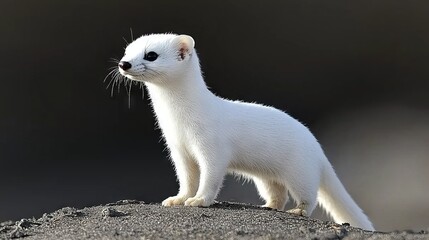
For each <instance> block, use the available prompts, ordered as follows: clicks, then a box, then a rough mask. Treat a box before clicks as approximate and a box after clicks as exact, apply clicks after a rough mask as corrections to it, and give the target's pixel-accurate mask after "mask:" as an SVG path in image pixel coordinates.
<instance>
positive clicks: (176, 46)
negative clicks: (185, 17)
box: [118, 34, 195, 82]
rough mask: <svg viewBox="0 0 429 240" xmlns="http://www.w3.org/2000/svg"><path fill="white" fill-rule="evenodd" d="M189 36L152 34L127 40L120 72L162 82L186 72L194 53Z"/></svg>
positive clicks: (133, 77) (128, 76)
mask: <svg viewBox="0 0 429 240" xmlns="http://www.w3.org/2000/svg"><path fill="white" fill-rule="evenodd" d="M194 45H195V42H194V39H193V38H192V37H190V36H188V35H175V34H151V35H144V36H142V37H140V38H138V39H136V40H135V41H134V42H132V43H130V44H129V45H128V46H127V48H126V49H125V54H124V56H123V57H122V59H121V61H120V62H119V63H118V69H119V72H120V73H121V74H122V75H123V76H125V77H127V78H129V79H131V80H134V81H140V82H162V81H165V80H167V79H170V78H174V77H175V76H178V75H181V74H183V73H184V71H186V68H184V67H183V66H184V65H185V64H189V60H190V58H191V56H192V54H193V53H194Z"/></svg>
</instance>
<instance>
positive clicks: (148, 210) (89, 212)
mask: <svg viewBox="0 0 429 240" xmlns="http://www.w3.org/2000/svg"><path fill="white" fill-rule="evenodd" d="M12 238H24V239H26V240H27V239H28V240H30V239H161V238H162V239H429V234H428V232H424V231H422V232H418V233H417V232H410V231H402V232H399V231H398V232H390V233H381V232H368V231H363V230H361V229H358V228H353V227H351V226H349V225H348V224H343V225H339V224H335V223H332V222H323V221H319V220H316V219H311V218H307V217H297V216H293V215H290V214H288V213H285V212H279V211H274V210H270V209H263V208H260V207H257V206H252V205H247V204H237V203H229V202H220V203H216V204H215V205H213V206H212V207H209V208H192V207H171V208H165V207H162V206H160V204H145V203H143V202H139V201H135V200H121V201H118V202H116V203H111V204H107V205H103V206H95V207H88V208H84V209H75V208H70V207H67V208H62V209H60V210H58V211H55V212H53V213H46V214H44V215H43V216H42V217H41V218H39V219H34V218H33V219H21V220H20V221H17V222H12V221H8V222H3V223H0V239H12Z"/></svg>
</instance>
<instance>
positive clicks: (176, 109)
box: [146, 55, 216, 120]
mask: <svg viewBox="0 0 429 240" xmlns="http://www.w3.org/2000/svg"><path fill="white" fill-rule="evenodd" d="M192 58H193V59H190V61H192V62H189V69H187V70H186V71H184V72H183V73H182V74H181V75H179V76H177V77H175V78H170V79H164V81H162V82H161V83H151V82H147V83H146V87H147V89H148V91H149V95H150V98H151V101H152V105H153V108H154V110H155V114H156V115H157V117H158V119H159V120H161V118H164V117H165V118H171V117H178V116H179V117H183V116H188V117H192V116H195V115H196V114H204V113H205V112H207V111H208V110H209V109H210V106H211V105H212V104H213V102H214V98H216V97H215V95H214V94H213V93H212V92H210V91H209V90H208V89H207V86H206V84H205V82H204V80H203V77H202V75H201V70H200V66H199V62H198V58H197V57H196V55H194V56H192Z"/></svg>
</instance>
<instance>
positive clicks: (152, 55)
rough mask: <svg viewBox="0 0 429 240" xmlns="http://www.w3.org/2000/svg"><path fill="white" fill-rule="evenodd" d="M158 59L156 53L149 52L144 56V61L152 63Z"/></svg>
mask: <svg viewBox="0 0 429 240" xmlns="http://www.w3.org/2000/svg"><path fill="white" fill-rule="evenodd" d="M157 58H158V54H157V53H156V52H148V53H146V54H145V55H144V60H148V61H150V62H153V61H155V60H156V59H157Z"/></svg>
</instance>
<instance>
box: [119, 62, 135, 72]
mask: <svg viewBox="0 0 429 240" xmlns="http://www.w3.org/2000/svg"><path fill="white" fill-rule="evenodd" d="M118 65H119V67H120V68H122V70H125V71H126V70H128V69H130V68H131V67H132V66H131V63H129V62H125V61H120V62H119V64H118Z"/></svg>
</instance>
